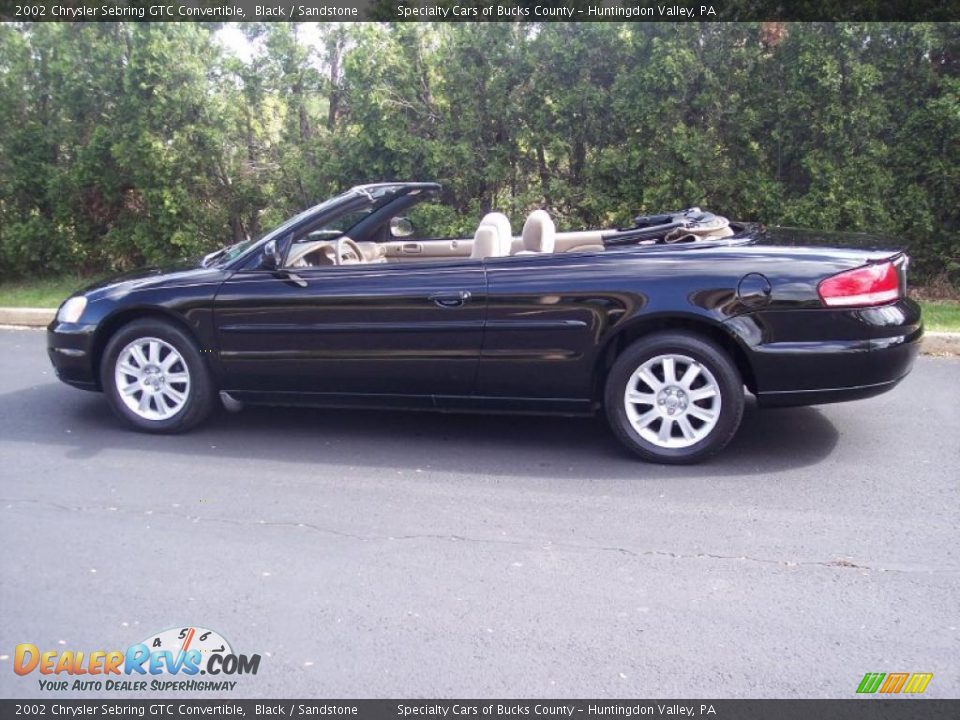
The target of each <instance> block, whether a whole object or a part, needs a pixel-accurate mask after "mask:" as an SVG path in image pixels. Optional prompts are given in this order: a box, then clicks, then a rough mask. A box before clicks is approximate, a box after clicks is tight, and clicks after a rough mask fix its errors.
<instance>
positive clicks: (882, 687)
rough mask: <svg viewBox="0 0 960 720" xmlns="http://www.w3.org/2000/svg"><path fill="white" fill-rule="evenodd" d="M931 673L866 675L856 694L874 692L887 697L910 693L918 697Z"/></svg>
mask: <svg viewBox="0 0 960 720" xmlns="http://www.w3.org/2000/svg"><path fill="white" fill-rule="evenodd" d="M931 680H933V673H903V672H901V673H890V674H887V673H867V674H866V675H864V676H863V680H861V681H860V685H859V686H857V692H858V693H861V694H865V695H870V694H872V693H875V692H880V693H885V694H887V695H896V694H897V693H900V692H903V693H911V694H914V695H918V694H920V693H922V692H923V691H924V690H926V689H927V685H929V684H930V681H931Z"/></svg>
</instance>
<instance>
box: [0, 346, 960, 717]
mask: <svg viewBox="0 0 960 720" xmlns="http://www.w3.org/2000/svg"><path fill="white" fill-rule="evenodd" d="M958 408H960V360H955V359H936V358H923V359H921V360H920V361H919V363H918V365H917V367H916V369H915V370H914V373H913V374H912V375H911V376H910V377H909V378H908V379H907V380H906V381H905V382H904V383H902V384H901V386H900V387H898V388H897V389H896V390H895V391H893V392H891V393H889V394H887V395H885V396H882V397H879V398H875V399H872V400H866V401H861V402H856V403H850V404H845V405H834V406H825V407H822V408H803V409H792V410H775V411H762V412H760V411H757V410H756V409H755V408H753V407H752V406H749V407H748V410H747V414H746V416H745V418H744V423H743V427H742V428H741V430H740V433H739V435H738V437H737V438H736V439H735V441H734V442H733V443H732V445H731V446H730V447H729V448H728V449H727V450H726V452H725V453H724V454H723V455H722V456H721V457H720V458H718V459H716V460H715V461H713V462H711V463H710V464H707V465H702V466H698V467H690V468H674V467H659V466H653V465H646V464H643V463H641V462H639V461H636V460H634V459H632V457H630V456H628V455H626V454H625V453H624V452H623V451H621V450H620V448H619V446H618V445H617V444H616V442H615V441H614V440H613V439H612V437H611V436H610V435H609V434H608V432H607V431H606V428H605V426H604V425H603V423H602V422H601V421H600V420H593V419H564V418H538V417H495V416H448V415H430V414H416V413H398V412H389V413H378V412H373V411H368V412H343V411H320V410H317V411H314V410H287V409H283V410H279V409H248V410H245V411H244V412H242V413H240V414H238V415H226V414H222V415H220V416H218V417H216V418H214V419H213V421H212V422H210V423H209V424H207V425H205V426H204V427H202V428H201V429H199V430H198V431H195V432H193V433H192V434H189V435H184V436H174V437H153V436H148V435H141V434H136V433H132V432H128V431H126V430H124V429H122V428H121V427H119V426H118V424H117V422H116V421H115V420H114V419H113V417H112V416H111V414H110V413H109V411H108V409H107V407H106V405H105V403H104V401H103V399H102V398H101V397H100V396H99V395H97V394H92V393H85V392H82V391H79V390H74V389H72V388H69V387H67V386H65V385H61V384H60V383H59V382H57V381H56V380H55V378H54V375H53V372H52V370H51V368H50V367H49V364H48V362H47V359H46V357H45V352H44V337H43V334H42V333H41V332H38V331H14V330H3V331H0V510H2V514H0V518H2V523H0V547H2V548H3V552H2V555H0V558H2V559H0V563H2V576H0V577H2V581H0V617H2V627H0V696H2V697H32V696H38V695H39V694H40V691H39V689H38V686H37V678H38V674H37V673H36V672H34V673H33V675H31V676H28V677H26V678H21V677H19V676H16V675H15V674H14V673H13V672H12V667H11V665H12V657H13V648H14V646H15V645H16V644H17V643H22V642H32V643H35V644H37V645H39V646H40V647H41V650H43V649H56V650H63V649H74V650H87V651H89V650H94V649H113V648H117V649H123V648H126V647H128V646H129V645H131V644H133V643H135V642H138V641H140V640H142V639H144V638H145V637H147V636H148V635H151V634H153V633H155V632H157V631H159V630H162V629H166V628H170V627H180V626H187V625H200V626H205V627H209V628H213V629H215V630H218V631H219V632H221V633H222V634H223V635H224V636H225V637H226V638H227V639H228V640H230V641H231V642H232V644H233V647H234V649H235V650H237V651H239V652H243V653H247V654H252V653H260V654H261V655H262V661H261V665H260V672H259V674H257V675H256V676H247V677H241V678H239V679H238V685H237V687H236V690H235V692H234V693H233V694H232V695H233V696H236V697H247V696H250V697H254V696H256V697H270V696H281V697H294V696H295V697H411V696H434V697H436V696H448V697H450V696H459V697H465V696H466V697H478V696H499V697H504V696H507V697H578V696H580V697H582V696H587V697H621V698H622V697H674V696H675V697H710V698H718V697H798V696H799V697H843V698H846V697H852V696H853V695H854V691H855V689H856V686H857V684H858V683H859V682H860V679H861V678H862V677H863V674H864V673H866V672H894V671H905V672H920V671H924V672H933V673H934V679H933V681H932V682H931V684H930V686H929V687H928V689H927V691H926V695H927V696H932V697H958V696H960V543H958V528H960V502H958V500H960V409H958ZM61 641H62V642H61ZM71 679H72V678H71ZM94 694H95V695H96V694H97V693H94ZM99 694H100V695H102V694H103V693H99ZM123 695H124V694H123V693H119V694H117V696H118V697H119V696H123ZM66 696H68V697H82V695H77V694H70V695H66ZM183 696H184V697H187V696H189V695H183ZM198 696H201V697H202V696H203V695H198Z"/></svg>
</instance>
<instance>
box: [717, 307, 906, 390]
mask: <svg viewBox="0 0 960 720" xmlns="http://www.w3.org/2000/svg"><path fill="white" fill-rule="evenodd" d="M737 320H741V319H740V318H738V319H737ZM732 322H736V321H732ZM749 322H750V323H753V327H752V328H751V333H752V337H753V338H755V339H758V340H759V341H758V342H754V343H749V345H750V353H749V355H750V364H751V366H752V369H753V374H754V378H753V380H754V385H755V387H754V388H752V389H753V390H754V392H755V394H756V396H757V401H758V403H759V404H760V405H762V406H765V407H783V406H793V405H818V404H821V403H832V402H843V401H846V400H858V399H862V398H868V397H873V396H874V395H879V394H881V393H884V392H887V391H888V390H891V389H893V388H894V387H895V386H896V385H897V384H898V383H899V382H900V381H901V380H903V378H905V377H906V376H907V374H908V373H909V372H910V370H911V368H912V367H913V363H914V360H915V359H916V357H917V354H918V353H919V352H920V344H921V340H922V338H923V323H922V320H921V316H920V307H919V306H918V305H917V304H916V303H915V302H914V301H912V300H910V299H908V298H902V299H901V300H898V301H897V302H895V303H891V304H889V305H883V306H880V307H873V308H857V309H849V310H831V309H823V310H796V311H783V312H779V313H757V314H756V315H755V316H754V317H753V318H751V320H750V321H749ZM741 327H743V325H741ZM824 337H826V338H828V339H822V338H824ZM815 338H820V339H815Z"/></svg>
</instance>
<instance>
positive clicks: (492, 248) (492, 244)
mask: <svg viewBox="0 0 960 720" xmlns="http://www.w3.org/2000/svg"><path fill="white" fill-rule="evenodd" d="M509 254H510V239H509V238H507V240H506V242H504V240H503V238H501V237H500V233H499V232H497V228H495V227H494V226H493V225H481V226H480V227H478V228H477V232H475V233H474V234H473V250H472V251H471V252H470V257H472V258H488V257H503V256H504V255H509Z"/></svg>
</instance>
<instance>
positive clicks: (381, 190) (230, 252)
mask: <svg viewBox="0 0 960 720" xmlns="http://www.w3.org/2000/svg"><path fill="white" fill-rule="evenodd" d="M398 187H399V186H397V185H378V186H363V185H360V186H357V187H354V188H351V189H349V190H347V191H346V192H344V193H341V194H339V195H335V196H333V197H332V198H330V199H329V200H324V201H323V202H322V203H320V204H318V205H314V206H313V207H311V208H308V209H306V210H304V211H303V212H301V213H299V214H297V215H294V216H293V217H292V218H290V219H289V220H287V221H286V222H285V223H283V224H282V225H280V226H278V227H276V228H274V229H273V230H271V231H270V232H268V233H266V234H264V235H261V236H260V237H258V238H252V239H249V240H241V241H240V242H238V243H234V244H233V245H227V246H225V247H223V248H221V249H219V250H214V251H213V252H212V253H209V254H208V255H205V256H204V258H203V260H202V261H201V264H202V265H203V266H204V267H209V266H210V265H214V264H217V265H221V264H224V263H228V262H230V261H232V260H235V259H237V258H238V257H240V256H241V255H243V254H244V253H245V252H246V251H247V250H249V249H250V248H251V247H253V246H254V245H256V244H257V243H259V242H260V241H261V240H264V239H266V238H268V237H273V236H278V235H282V234H283V233H284V232H285V231H286V230H287V229H288V228H291V227H293V226H295V225H298V224H299V223H300V222H301V221H302V220H304V219H306V218H307V217H309V216H311V215H314V214H316V213H317V212H319V211H321V210H324V209H325V208H328V207H331V206H333V205H336V204H337V203H339V202H341V201H343V200H345V199H347V198H349V197H353V196H356V195H361V196H365V197H366V198H367V199H368V200H369V201H370V203H371V205H374V204H376V203H378V202H381V201H383V199H384V198H385V197H386V196H387V195H392V194H394V193H395V192H396V191H397V189H398ZM367 211H369V209H368V210H366V211H365V212H367ZM358 219H359V218H358ZM342 232H343V231H339V232H338V233H337V234H338V235H340V234H342Z"/></svg>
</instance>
